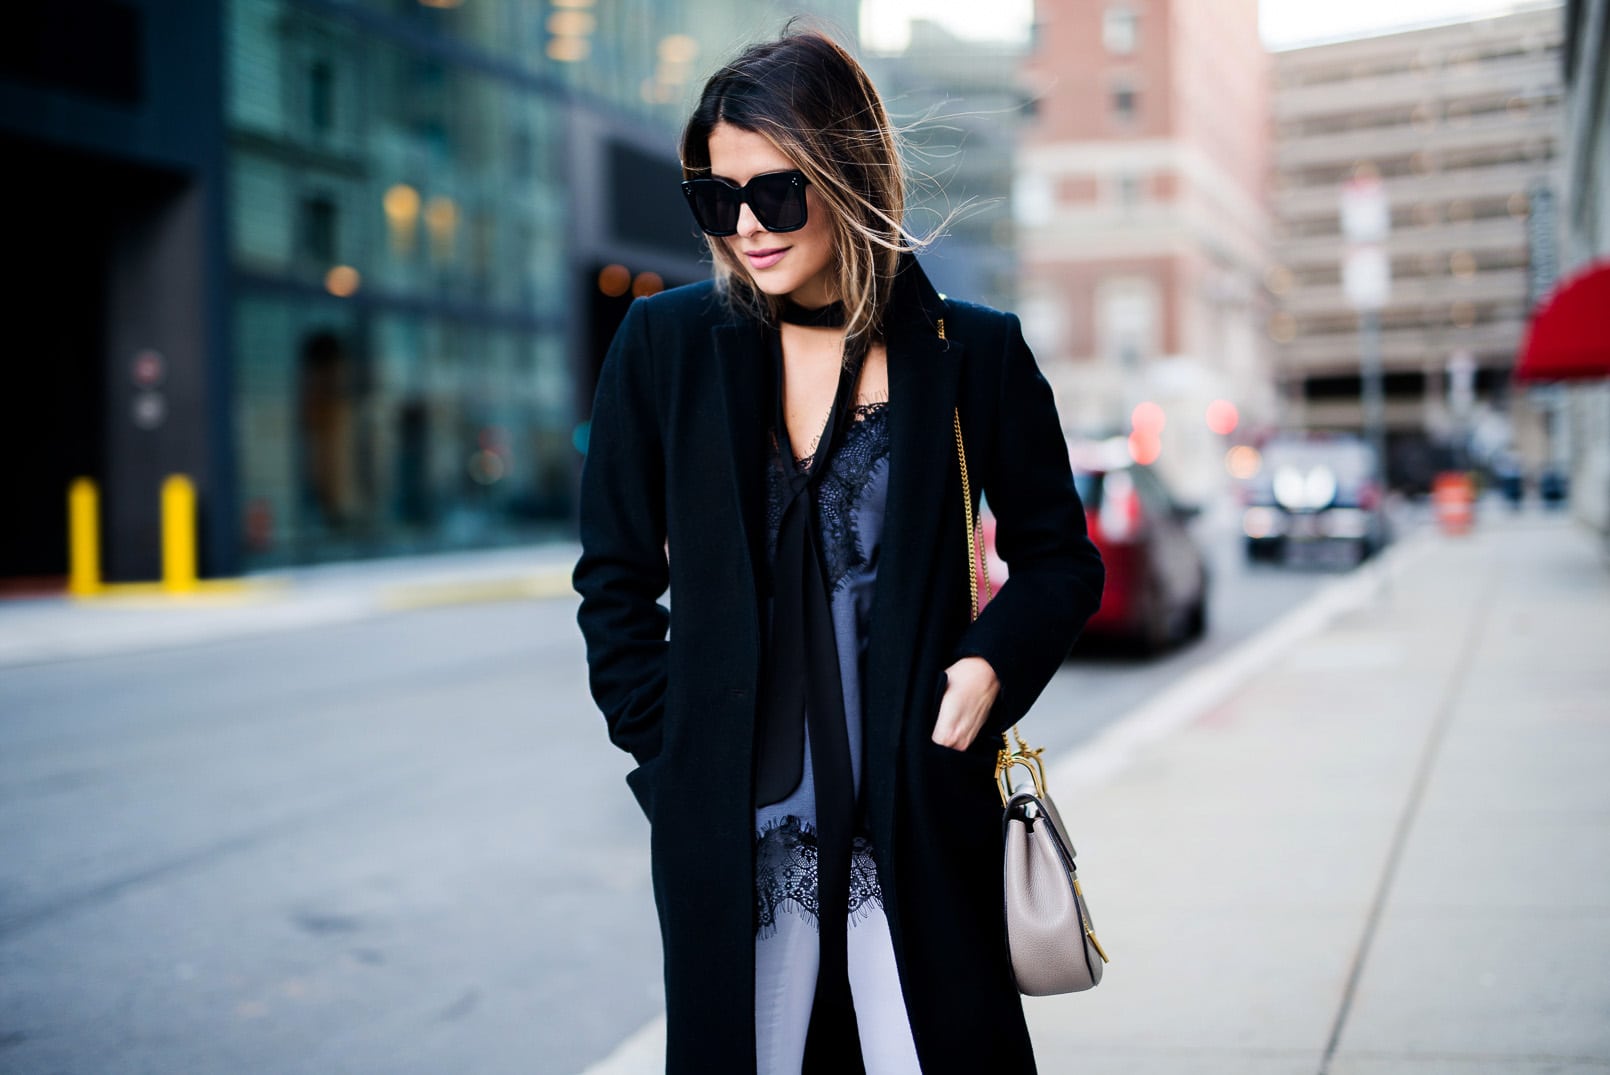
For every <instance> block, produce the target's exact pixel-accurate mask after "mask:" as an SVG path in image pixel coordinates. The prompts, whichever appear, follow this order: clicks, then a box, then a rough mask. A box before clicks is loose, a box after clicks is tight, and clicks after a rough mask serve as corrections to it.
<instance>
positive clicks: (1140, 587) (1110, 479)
mask: <svg viewBox="0 0 1610 1075" xmlns="http://www.w3.org/2000/svg"><path fill="white" fill-rule="evenodd" d="M1072 460H1073V480H1074V485H1075V486H1076V487H1077V488H1078V490H1079V499H1080V500H1082V501H1083V502H1084V508H1085V522H1086V525H1088V526H1089V528H1090V538H1091V540H1092V541H1094V542H1095V543H1096V547H1097V548H1098V549H1100V550H1101V559H1102V562H1103V564H1105V566H1106V569H1107V582H1106V586H1105V588H1104V589H1103V591H1102V596H1101V609H1100V611H1098V612H1097V613H1096V614H1095V616H1093V617H1092V618H1091V620H1090V622H1089V623H1088V624H1087V625H1086V627H1085V635H1086V636H1087V637H1092V638H1107V639H1114V640H1120V641H1123V642H1126V643H1130V644H1134V645H1137V646H1139V647H1140V648H1141V649H1142V650H1144V651H1145V652H1147V653H1155V652H1158V651H1159V650H1162V649H1164V648H1166V647H1167V646H1168V645H1169V644H1170V643H1173V642H1177V641H1179V640H1181V639H1185V638H1193V637H1195V636H1197V635H1200V634H1201V633H1202V632H1203V631H1204V630H1206V628H1207V600H1208V575H1207V565H1206V562H1205V561H1204V559H1203V557H1202V553H1201V551H1200V549H1198V547H1197V544H1196V541H1195V539H1194V538H1192V536H1191V534H1190V533H1189V531H1188V530H1187V529H1186V523H1188V522H1189V521H1190V519H1191V518H1192V517H1193V516H1195V515H1196V514H1197V510H1196V509H1195V508H1192V507H1187V506H1185V505H1181V504H1178V503H1176V502H1175V500H1174V498H1173V497H1172V496H1171V495H1170V494H1169V492H1168V490H1167V488H1165V487H1164V485H1163V482H1162V479H1161V478H1159V477H1158V475H1157V473H1156V471H1154V470H1153V469H1152V468H1151V467H1148V466H1142V465H1140V464H1138V463H1135V462H1133V461H1132V460H1130V459H1129V458H1128V455H1127V453H1122V454H1120V453H1118V452H1117V451H1115V450H1114V449H1112V448H1111V447H1109V446H1108V445H1094V446H1089V447H1076V448H1075V449H1074V450H1073V452H1072ZM984 535H985V546H984V547H985V550H986V552H987V554H988V556H989V565H990V581H991V582H993V583H995V585H997V586H998V585H1000V583H1001V582H1002V581H1003V580H1004V579H1005V577H1006V567H1005V565H1004V564H1003V563H1002V562H1001V560H1000V558H999V557H998V556H997V555H996V553H995V519H994V517H993V516H992V515H990V514H988V513H987V512H986V513H985V516H984Z"/></svg>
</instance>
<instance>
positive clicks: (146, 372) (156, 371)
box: [129, 347, 168, 388]
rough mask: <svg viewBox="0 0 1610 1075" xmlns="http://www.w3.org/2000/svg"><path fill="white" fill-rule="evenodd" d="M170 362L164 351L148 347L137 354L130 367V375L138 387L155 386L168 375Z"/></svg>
mask: <svg viewBox="0 0 1610 1075" xmlns="http://www.w3.org/2000/svg"><path fill="white" fill-rule="evenodd" d="M167 373H168V363H167V360H166V359H164V358H163V357H162V352H160V351H156V350H153V349H151V348H149V347H147V348H146V349H145V350H143V351H140V352H138V353H136V354H135V356H134V361H133V363H131V365H130V367H129V374H130V377H131V378H132V379H133V381H134V384H135V387H137V388H155V387H156V386H157V385H159V384H161V383H162V379H163V378H164V377H166V376H167Z"/></svg>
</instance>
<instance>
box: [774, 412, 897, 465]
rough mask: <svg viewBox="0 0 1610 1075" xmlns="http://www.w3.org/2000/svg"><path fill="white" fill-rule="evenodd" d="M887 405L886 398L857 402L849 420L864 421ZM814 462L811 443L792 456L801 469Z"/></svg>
mask: <svg viewBox="0 0 1610 1075" xmlns="http://www.w3.org/2000/svg"><path fill="white" fill-rule="evenodd" d="M888 405H889V401H888V400H887V399H874V400H871V401H870V402H867V403H857V404H856V405H855V409H854V410H853V411H851V412H850V420H851V421H852V422H865V421H866V420H867V419H869V418H871V417H872V416H874V415H877V414H881V413H883V409H884V408H885V407H887V406H888ZM818 439H820V438H818ZM815 464H816V449H815V445H812V450H811V451H810V452H809V453H808V454H806V455H801V456H796V457H795V458H794V465H795V466H797V467H799V469H800V470H803V471H808V470H810V469H811V467H812V466H814V465H815Z"/></svg>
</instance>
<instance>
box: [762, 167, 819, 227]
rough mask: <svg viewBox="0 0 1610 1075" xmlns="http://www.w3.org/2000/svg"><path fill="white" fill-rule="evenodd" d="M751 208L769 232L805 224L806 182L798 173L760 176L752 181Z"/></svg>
mask: <svg viewBox="0 0 1610 1075" xmlns="http://www.w3.org/2000/svg"><path fill="white" fill-rule="evenodd" d="M749 207H750V208H751V209H753V210H754V211H755V219H756V220H758V221H760V223H761V226H762V227H764V228H765V229H766V230H767V231H797V230H799V229H800V228H802V227H804V226H805V183H804V181H803V180H802V179H801V177H800V176H799V174H798V173H797V172H778V173H775V174H772V175H757V176H755V178H753V179H751V180H750V181H749Z"/></svg>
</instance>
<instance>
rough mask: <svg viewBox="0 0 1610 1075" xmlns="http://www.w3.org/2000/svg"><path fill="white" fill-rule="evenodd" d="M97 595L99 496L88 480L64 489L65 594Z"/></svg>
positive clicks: (99, 538)
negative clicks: (65, 497)
mask: <svg viewBox="0 0 1610 1075" xmlns="http://www.w3.org/2000/svg"><path fill="white" fill-rule="evenodd" d="M100 591H101V494H100V491H99V490H98V489H96V487H95V482H94V481H93V480H92V479H90V478H74V479H73V481H72V484H71V485H69V486H68V487H67V592H68V593H70V594H72V595H73V596H74V597H91V596H93V595H95V594H97V593H100Z"/></svg>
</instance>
